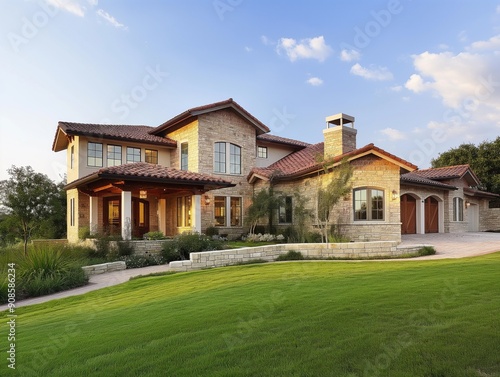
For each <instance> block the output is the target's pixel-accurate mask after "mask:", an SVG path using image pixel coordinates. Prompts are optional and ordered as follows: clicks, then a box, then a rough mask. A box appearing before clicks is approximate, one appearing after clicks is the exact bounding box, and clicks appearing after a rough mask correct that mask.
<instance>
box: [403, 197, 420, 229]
mask: <svg viewBox="0 0 500 377" xmlns="http://www.w3.org/2000/svg"><path fill="white" fill-rule="evenodd" d="M415 233H417V200H416V199H415V198H414V197H413V196H411V195H408V194H404V195H402V196H401V234H415Z"/></svg>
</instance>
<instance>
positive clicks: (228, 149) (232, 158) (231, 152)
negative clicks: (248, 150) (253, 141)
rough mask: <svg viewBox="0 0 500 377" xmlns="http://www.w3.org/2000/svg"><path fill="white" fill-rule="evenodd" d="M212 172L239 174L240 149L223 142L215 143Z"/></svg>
mask: <svg viewBox="0 0 500 377" xmlns="http://www.w3.org/2000/svg"><path fill="white" fill-rule="evenodd" d="M227 156H229V158H227ZM214 172H215V173H223V174H224V173H227V172H229V174H241V147H240V146H238V145H236V144H232V143H226V142H223V141H218V142H216V143H215V147H214Z"/></svg>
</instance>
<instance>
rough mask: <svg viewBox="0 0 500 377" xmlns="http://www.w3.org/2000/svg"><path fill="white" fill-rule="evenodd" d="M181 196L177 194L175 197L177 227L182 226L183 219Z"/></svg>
mask: <svg viewBox="0 0 500 377" xmlns="http://www.w3.org/2000/svg"><path fill="white" fill-rule="evenodd" d="M182 199H183V197H182V196H179V197H178V198H177V227H179V228H180V227H182V224H183V221H182V213H183V210H182V202H183V200H182Z"/></svg>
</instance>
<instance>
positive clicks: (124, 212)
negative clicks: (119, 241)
mask: <svg viewBox="0 0 500 377" xmlns="http://www.w3.org/2000/svg"><path fill="white" fill-rule="evenodd" d="M121 202H122V203H121V217H122V224H121V226H122V238H123V239H124V240H130V239H132V193H131V192H130V191H122V200H121Z"/></svg>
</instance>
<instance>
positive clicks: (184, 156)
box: [181, 143, 189, 170]
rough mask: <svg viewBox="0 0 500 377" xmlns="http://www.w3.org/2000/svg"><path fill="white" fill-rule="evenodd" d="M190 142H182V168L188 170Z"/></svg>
mask: <svg viewBox="0 0 500 377" xmlns="http://www.w3.org/2000/svg"><path fill="white" fill-rule="evenodd" d="M188 150H189V148H188V143H182V144H181V170H188V161H189V160H188Z"/></svg>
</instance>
